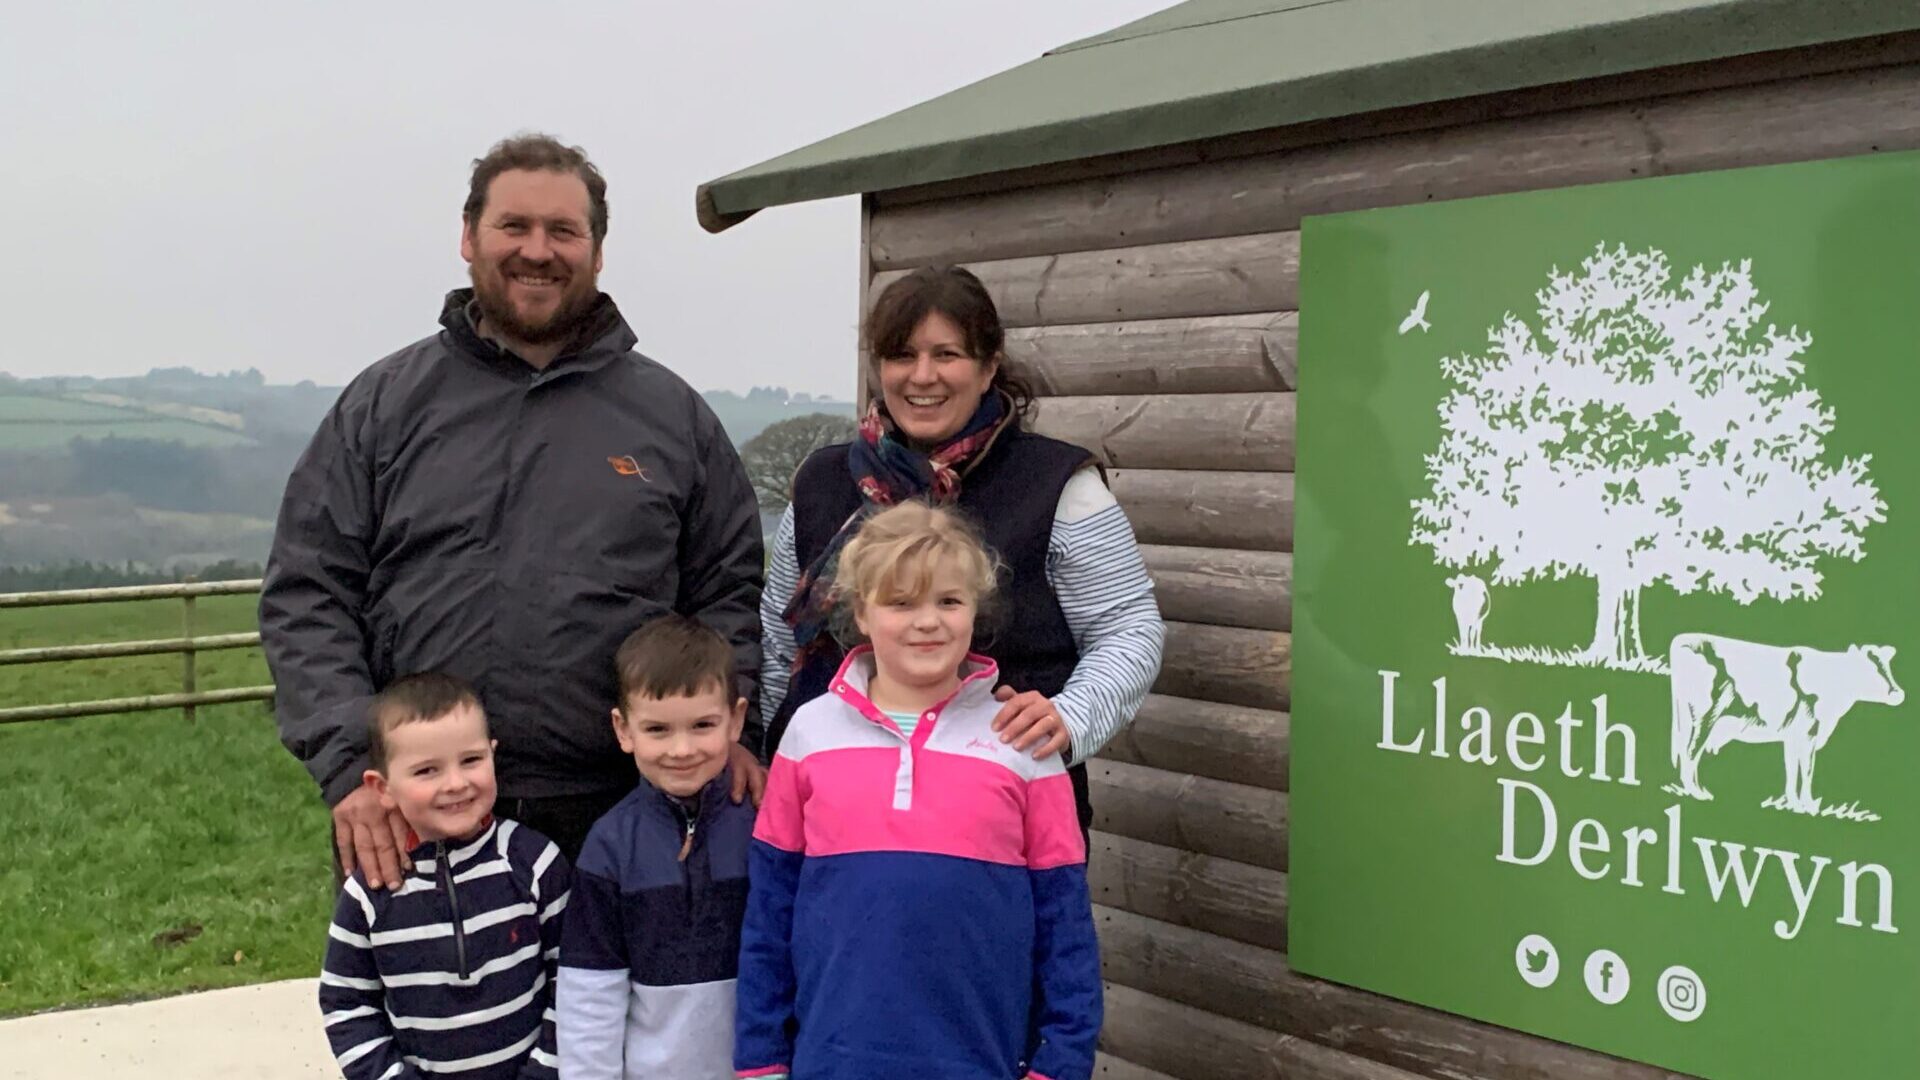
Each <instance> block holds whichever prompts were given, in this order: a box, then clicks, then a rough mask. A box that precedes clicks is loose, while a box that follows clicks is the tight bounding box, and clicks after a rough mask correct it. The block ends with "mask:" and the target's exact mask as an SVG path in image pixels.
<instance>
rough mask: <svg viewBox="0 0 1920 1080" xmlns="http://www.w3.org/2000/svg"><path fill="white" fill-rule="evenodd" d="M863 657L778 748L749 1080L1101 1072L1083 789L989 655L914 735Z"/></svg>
mask: <svg viewBox="0 0 1920 1080" xmlns="http://www.w3.org/2000/svg"><path fill="white" fill-rule="evenodd" d="M872 678H873V650H872V648H871V647H870V646H864V645H863V646H861V647H859V648H857V649H855V650H854V651H853V652H852V653H850V654H848V656H847V659H846V662H845V663H844V664H843V665H842V666H841V668H840V671H839V674H838V675H837V676H836V677H835V678H834V680H833V682H832V683H831V684H830V685H829V687H828V691H827V693H826V694H823V695H822V696H820V697H817V698H815V699H813V700H812V701H809V702H808V703H806V704H805V705H802V706H800V708H799V710H798V711H797V712H795V713H794V715H793V723H792V725H791V726H789V727H788V728H787V731H786V734H785V735H784V736H783V737H782V738H781V740H780V749H779V752H778V753H777V754H775V755H774V759H773V768H772V771H771V772H769V773H768V775H767V794H766V799H765V801H764V802H763V803H762V804H761V807H760V818H759V824H758V827H757V828H756V829H755V831H754V838H753V856H752V866H753V890H752V892H751V893H749V894H748V897H747V921H746V926H745V928H744V929H743V930H742V933H741V952H740V995H739V1025H738V1035H737V1037H736V1038H735V1041H734V1068H735V1071H736V1074H737V1075H738V1076H741V1077H753V1078H765V1077H771V1076H776V1075H781V1074H786V1073H791V1075H792V1080H846V1078H853V1077H859V1078H866V1077H873V1078H876V1080H895V1078H900V1080H907V1078H912V1080H996V1078H1003V1080H1011V1078H1014V1077H1021V1076H1025V1077H1030V1078H1032V1080H1090V1078H1091V1077H1092V1075H1093V1053H1094V1043H1095V1041H1096V1038H1097V1036H1098V1035H1099V1032H1100V1021H1101V991H1100V950H1099V945H1098V943H1097V941H1096V940H1095V936H1094V927H1093V912H1092V910H1091V908H1090V906H1089V902H1088V897H1087V875H1086V847H1085V845H1084V844H1083V842H1082V841H1081V838H1080V825H1079V821H1078V819H1077V817H1076V816H1075V813H1074V801H1073V786H1072V783H1071V781H1070V780H1069V779H1068V777H1067V773H1066V765H1065V763H1063V762H1062V761H1061V760H1060V755H1058V754H1055V755H1053V756H1052V757H1049V758H1046V759H1044V760H1038V761H1036V760H1035V759H1034V758H1033V757H1032V756H1031V755H1029V754H1026V753H1022V752H1020V751H1017V750H1015V749H1013V747H1012V746H1010V745H1007V744H1005V743H1002V742H1001V741H1000V737H999V735H998V733H996V732H995V731H994V730H993V718H994V717H995V716H996V715H997V714H998V713H999V711H1000V703H999V702H997V701H995V700H994V697H993V688H994V687H995V686H997V685H998V684H999V670H998V669H997V668H996V667H995V666H994V663H993V661H991V660H988V659H987V658H986V657H983V656H977V655H976V656H970V657H968V658H967V664H966V666H965V668H963V679H962V681H961V684H960V688H959V689H958V690H957V691H956V692H955V693H954V695H953V696H952V697H951V698H949V699H948V700H946V701H943V702H941V703H939V704H937V705H935V706H933V707H932V708H931V709H929V710H927V711H926V712H924V713H922V714H921V715H920V720H919V722H918V723H917V724H916V725H915V726H914V731H913V734H912V736H911V737H909V736H907V735H906V734H904V733H903V732H902V731H901V728H900V725H899V724H898V723H896V722H895V721H894V720H893V719H892V718H891V717H889V716H887V715H886V713H884V712H882V711H881V710H880V709H879V708H877V707H875V705H874V703H873V701H872V700H871V699H870V698H869V697H868V696H867V687H868V685H869V683H870V681H871V679H872Z"/></svg>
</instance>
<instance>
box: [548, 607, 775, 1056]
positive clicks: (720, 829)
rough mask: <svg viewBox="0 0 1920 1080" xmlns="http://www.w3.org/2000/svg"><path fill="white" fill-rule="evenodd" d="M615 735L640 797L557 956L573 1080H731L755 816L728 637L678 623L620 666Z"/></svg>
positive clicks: (632, 649)
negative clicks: (731, 765)
mask: <svg viewBox="0 0 1920 1080" xmlns="http://www.w3.org/2000/svg"><path fill="white" fill-rule="evenodd" d="M614 666H615V669H616V674H617V678H618V681H619V686H620V705H619V706H618V707H617V708H615V709H614V710H613V734H614V737H615V738H616V739H618V740H619V741H620V749H622V750H624V751H626V752H627V753H629V754H632V755H633V763H634V765H635V766H637V767H638V768H639V770H640V781H641V782H640V786H639V787H637V788H635V789H634V792H633V794H631V795H629V796H627V797H626V799H624V800H622V801H621V802H620V803H619V804H618V805H616V806H615V807H614V808H613V809H611V810H609V811H607V813H606V816H604V817H602V818H601V819H600V820H599V821H598V822H596V823H595V824H594V826H593V830H592V831H591V832H589V833H588V834H587V842H586V845H585V846H584V847H582V848H581V849H580V861H579V865H578V866H577V867H576V869H575V874H574V885H573V901H572V904H571V907H570V910H569V911H568V912H567V926H566V933H565V935H564V937H563V939H562V942H561V946H560V992H559V1001H558V1010H557V1011H558V1013H559V1017H560V1019H559V1036H560V1061H561V1065H560V1071H561V1073H562V1075H564V1076H565V1077H566V1078H567V1080H607V1078H610V1080H623V1078H624V1080H640V1078H648V1080H653V1078H661V1080H709V1078H711V1080H732V1077H733V987H734V976H735V974H736V973H737V971H738V968H739V958H740V924H741V922H742V920H743V919H744V918H745V914H746V903H747V847H748V843H749V841H750V840H751V839H752V838H753V822H754V811H753V804H752V803H751V802H744V803H740V804H736V803H734V801H733V799H732V798H731V797H730V793H729V790H730V783H731V778H730V776H729V771H728V769H727V754H728V751H729V749H730V748H731V747H732V746H733V744H734V741H735V740H736V739H738V738H739V737H740V726H741V724H742V722H743V721H744V720H745V719H746V713H747V703H746V700H745V699H744V698H740V697H738V696H736V695H735V694H734V693H733V691H732V685H733V682H732V671H733V652H732V649H731V648H730V647H729V646H728V645H727V642H726V639H724V638H722V637H721V636H720V635H719V634H717V633H715V632H714V631H712V630H710V629H708V628H707V627H705V626H703V625H701V624H700V623H698V622H696V621H694V620H693V619H690V618H687V617H686V616H683V615H667V616H663V617H661V618H659V619H655V620H653V621H652V622H649V623H647V624H646V625H644V626H642V627H641V628H640V629H638V630H635V631H634V632H633V634H632V635H631V636H629V637H628V638H627V640H626V641H625V642H624V643H622V644H621V646H620V650H619V652H618V653H617V654H615V657H614Z"/></svg>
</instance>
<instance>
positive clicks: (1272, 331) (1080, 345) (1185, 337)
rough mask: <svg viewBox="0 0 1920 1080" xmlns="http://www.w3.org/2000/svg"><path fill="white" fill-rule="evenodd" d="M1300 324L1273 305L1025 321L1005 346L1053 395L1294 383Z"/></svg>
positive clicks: (1233, 389)
mask: <svg viewBox="0 0 1920 1080" xmlns="http://www.w3.org/2000/svg"><path fill="white" fill-rule="evenodd" d="M1299 323H1300V320H1299V316H1298V315H1297V314H1296V313H1294V312H1291V311H1271V312H1259V313H1255V314H1252V315H1212V316H1205V317H1202V318H1196V319H1147V320H1144V321H1141V322H1111V323H1075V324H1069V325H1067V326H1026V327H1020V328H1017V329H1013V330H1009V331H1007V352H1008V354H1009V355H1010V356H1012V358H1013V359H1014V361H1015V362H1016V363H1018V364H1019V365H1020V367H1021V369H1022V370H1023V371H1024V372H1025V373H1026V374H1027V376H1028V377H1029V378H1030V379H1031V380H1032V382H1033V389H1034V392H1035V393H1038V394H1044V395H1048V396H1066V395H1071V394H1226V393H1244V392H1253V391H1259V390H1293V389H1296V373H1297V372H1298V371H1299V341H1300V334H1299Z"/></svg>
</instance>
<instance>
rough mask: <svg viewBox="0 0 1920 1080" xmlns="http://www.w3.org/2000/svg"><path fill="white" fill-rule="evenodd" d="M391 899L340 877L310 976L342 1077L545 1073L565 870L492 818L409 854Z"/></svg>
mask: <svg viewBox="0 0 1920 1080" xmlns="http://www.w3.org/2000/svg"><path fill="white" fill-rule="evenodd" d="M412 856H413V869H412V870H410V871H408V873H407V875H406V880H405V882H404V883H402V885H401V887H400V888H398V889H395V890H391V891H390V890H387V889H369V888H367V884H366V878H365V877H363V876H361V874H359V873H358V872H356V873H355V874H354V876H353V877H351V878H349V879H348V880H347V883H346V886H345V888H343V889H342V890H341V892H340V901H339V904H338V905H337V907H336V908H335V910H334V916H333V925H332V927H331V928H330V929H329V930H328V932H327V936H328V941H327V958H326V962H325V965H324V966H323V967H322V969H321V972H320V1011H321V1013H322V1014H323V1016H322V1019H323V1020H324V1022H325V1024H326V1030H327V1041H328V1042H329V1043H330V1044H332V1047H333V1054H334V1060H335V1061H336V1062H337V1063H338V1064H339V1066H340V1071H341V1073H342V1074H343V1075H344V1076H345V1077H346V1080H421V1078H424V1077H427V1076H439V1075H454V1076H458V1077H461V1078H462V1080H538V1078H541V1077H557V1076H558V1075H559V1071H558V1070H559V1061H558V1058H557V1057H556V1054H555V1047H554V1016H553V985H554V973H555V967H556V965H557V964H558V962H559V955H560V915H561V912H563V911H565V910H566V906H567V896H568V882H569V879H570V878H571V877H572V870H571V869H570V868H569V867H568V865H567V860H566V858H565V857H564V856H562V855H561V854H560V849H559V848H558V847H556V846H555V845H554V843H553V842H552V841H551V840H548V839H547V838H546V837H544V836H541V835H540V834H539V833H536V832H534V831H533V830H532V829H528V828H526V827H524V826H522V825H519V824H516V823H515V822H512V821H494V822H492V823H490V824H489V825H488V826H487V827H486V828H485V829H484V830H482V831H481V833H480V835H478V836H476V837H474V838H473V839H472V840H468V841H459V842H455V841H435V842H432V843H428V844H423V845H421V846H420V847H418V848H415V849H414V851H413V852H412Z"/></svg>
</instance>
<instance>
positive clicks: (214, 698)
mask: <svg viewBox="0 0 1920 1080" xmlns="http://www.w3.org/2000/svg"><path fill="white" fill-rule="evenodd" d="M259 591H260V579H258V578H254V579H251V580H245V581H189V582H183V583H181V584H178V585H133V586H127V587H123V588H113V589H64V590H60V591H57V592H26V593H0V610H5V609H8V608H38V607H61V606H65V605H68V604H111V603H120V602H123V601H127V600H179V601H180V607H181V615H180V636H179V637H177V638H161V639H158V640H152V641H107V642H99V643H96V644H92V645H50V646H42V647H39V648H30V649H0V667H4V666H6V665H9V664H53V663H61V662H65V661H72V660H97V659H101V658H105V657H116V656H156V655H163V654H167V653H179V654H181V657H182V659H181V664H180V692H179V693H177V694H149V695H146V696H144V697H125V698H104V699H101V700H99V701H67V702H55V703H52V704H48V705H24V706H16V707H13V708H6V709H0V724H16V723H22V722H25V721H28V720H60V719H65V718H68V717H75V716H107V715H111V714H114V713H129V712H145V711H147V710H149V709H180V710H182V712H184V713H185V715H186V718H187V720H188V721H189V722H191V721H192V720H193V719H194V717H195V712H196V710H197V708H198V707H199V706H201V705H225V704H228V703H231V702H236V701H268V700H271V699H272V697H273V687H272V686H242V687H238V688H235V689H231V690H200V689H199V688H198V686H197V683H198V681H199V672H198V671H197V670H196V667H195V662H194V658H195V657H196V656H198V655H199V654H200V653H203V652H212V651H214V650H216V649H245V648H250V647H252V646H254V645H258V644H259V643H260V635H259V634H257V633H247V634H208V635H205V636H195V634H194V614H195V613H194V601H195V600H196V599H197V598H199V597H202V596H237V595H243V594H251V593H258V592H259Z"/></svg>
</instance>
